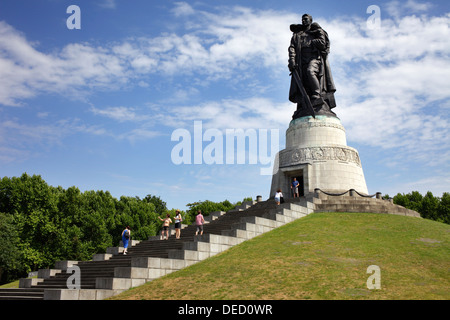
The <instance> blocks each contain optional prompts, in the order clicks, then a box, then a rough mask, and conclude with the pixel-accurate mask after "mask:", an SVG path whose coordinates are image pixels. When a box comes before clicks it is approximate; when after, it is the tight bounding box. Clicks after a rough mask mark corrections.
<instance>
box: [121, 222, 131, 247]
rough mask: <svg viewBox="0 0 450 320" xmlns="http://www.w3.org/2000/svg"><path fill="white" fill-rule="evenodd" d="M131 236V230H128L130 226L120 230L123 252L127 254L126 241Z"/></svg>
mask: <svg viewBox="0 0 450 320" xmlns="http://www.w3.org/2000/svg"><path fill="white" fill-rule="evenodd" d="M130 238H131V230H130V226H127V227H126V228H125V229H124V230H123V231H122V242H123V248H124V249H123V254H127V250H128V241H129V240H130Z"/></svg>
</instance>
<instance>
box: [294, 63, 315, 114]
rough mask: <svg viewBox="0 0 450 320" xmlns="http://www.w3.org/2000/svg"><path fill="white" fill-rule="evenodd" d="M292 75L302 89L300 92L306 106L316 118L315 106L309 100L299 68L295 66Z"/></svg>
mask: <svg viewBox="0 0 450 320" xmlns="http://www.w3.org/2000/svg"><path fill="white" fill-rule="evenodd" d="M292 76H293V77H294V79H295V83H296V84H297V87H298V89H299V90H300V93H301V94H302V96H303V99H304V101H305V105H306V108H307V109H308V110H309V113H310V114H311V115H312V117H313V118H314V119H315V118H316V113H315V112H314V108H313V106H312V104H311V100H309V96H308V94H307V93H306V90H305V88H304V87H303V83H302V79H301V78H300V75H299V74H298V71H297V68H294V69H293V70H292Z"/></svg>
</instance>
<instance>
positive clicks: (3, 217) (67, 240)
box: [0, 173, 240, 283]
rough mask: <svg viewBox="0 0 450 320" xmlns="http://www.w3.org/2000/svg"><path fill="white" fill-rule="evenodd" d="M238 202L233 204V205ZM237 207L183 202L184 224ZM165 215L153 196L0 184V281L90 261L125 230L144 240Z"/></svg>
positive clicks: (26, 181) (33, 181) (30, 179)
mask: <svg viewBox="0 0 450 320" xmlns="http://www.w3.org/2000/svg"><path fill="white" fill-rule="evenodd" d="M239 203H240V202H238V203H237V204H239ZM237 204H232V203H230V202H229V201H227V200H226V201H223V202H220V203H215V202H211V201H208V200H207V201H203V202H196V203H193V204H189V205H188V206H189V210H188V212H184V211H181V214H182V216H183V219H184V222H183V223H188V224H189V223H190V222H192V221H193V220H194V218H195V215H196V212H197V210H202V212H204V213H205V214H208V213H209V212H212V211H217V210H223V211H228V210H230V209H232V208H234V207H235V206H236V205H237ZM167 213H169V214H170V215H171V216H172V217H174V216H175V209H171V210H168V209H167V205H166V203H165V202H164V201H163V200H161V198H159V197H157V196H154V195H147V196H146V197H145V198H143V199H140V198H139V197H127V196H121V197H120V199H117V198H115V197H113V196H112V195H111V194H110V193H109V192H108V191H85V192H81V191H80V190H79V189H78V188H77V187H74V186H73V187H69V188H67V189H64V188H62V187H60V186H59V187H53V186H50V185H48V184H47V183H46V182H45V181H44V180H43V179H42V178H41V176H39V175H33V176H30V175H28V174H26V173H24V174H23V175H22V176H20V177H12V178H9V177H4V178H2V179H1V180H0V283H4V282H8V281H11V280H14V279H17V278H20V277H24V276H26V275H27V273H28V272H30V271H35V270H38V269H43V268H50V267H53V266H54V264H55V262H56V261H61V260H76V261H83V260H90V259H92V255H93V254H95V253H103V252H105V251H106V248H108V247H114V246H118V245H119V242H120V240H121V233H122V231H123V229H124V228H125V227H126V226H130V228H131V230H133V233H132V238H133V239H134V240H147V239H148V238H149V237H150V236H155V235H157V234H158V233H159V231H160V229H161V225H162V222H161V221H160V220H159V219H158V216H166V215H167Z"/></svg>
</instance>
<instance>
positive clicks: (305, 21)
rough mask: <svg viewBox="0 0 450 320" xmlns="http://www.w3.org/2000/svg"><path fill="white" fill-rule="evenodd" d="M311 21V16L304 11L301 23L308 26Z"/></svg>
mask: <svg viewBox="0 0 450 320" xmlns="http://www.w3.org/2000/svg"><path fill="white" fill-rule="evenodd" d="M312 22H313V18H312V16H311V15H309V14H307V13H305V14H304V15H303V16H302V24H303V25H304V26H310V25H311V23H312Z"/></svg>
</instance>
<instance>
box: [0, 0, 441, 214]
mask: <svg viewBox="0 0 450 320" xmlns="http://www.w3.org/2000/svg"><path fill="white" fill-rule="evenodd" d="M70 5H77V6H79V8H80V9H81V14H80V16H81V29H79V30H77V29H73V30H70V29H68V28H67V25H66V21H67V19H68V18H69V17H70V16H71V14H68V13H66V10H67V8H68V7H69V6H70ZM370 5H376V6H378V8H379V9H380V18H381V20H380V24H379V27H378V26H377V27H376V28H368V23H367V21H368V19H370V18H371V17H372V14H370V13H369V14H368V13H367V8H368V7H369V6H370ZM306 12H307V13H310V14H311V15H312V16H313V18H314V20H315V21H317V22H319V24H320V25H321V26H322V27H323V28H324V29H325V30H326V31H327V32H328V33H329V36H330V39H331V54H330V64H331V68H332V71H333V76H334V80H335V83H336V87H337V93H336V99H337V108H336V109H335V112H336V113H337V115H338V117H339V118H340V119H341V121H342V123H343V125H344V127H345V128H346V132H347V142H348V145H349V146H351V147H354V148H356V149H357V150H358V151H359V154H360V157H361V161H362V165H363V170H364V174H365V178H366V182H367V186H368V189H369V193H371V194H373V193H375V192H378V191H379V192H382V193H383V194H386V193H388V194H390V195H391V196H393V195H395V194H396V193H398V192H400V193H409V192H411V191H414V190H418V191H420V192H421V193H425V192H427V191H432V192H433V194H434V195H436V196H441V195H442V193H443V192H448V191H450V188H449V186H450V173H449V172H450V166H449V163H450V161H449V160H450V143H449V140H450V139H449V138H450V134H449V127H450V126H449V122H450V119H449V110H450V99H449V98H450V87H449V84H448V79H449V77H450V60H449V55H450V43H449V40H448V39H450V4H449V3H448V1H418V0H409V1H359V0H358V1H356V0H355V1H326V0H325V1H320V2H319V1H296V2H295V6H294V5H293V2H292V1H283V0H278V1H272V0H258V1H256V0H255V1H231V0H226V1H148V0H127V1H125V0H99V1H87V0H84V1H76V0H70V1H62V0H39V1H31V0H28V1H27V0H2V1H0V176H1V177H3V176H8V177H12V176H20V175H21V174H22V173H23V172H27V173H28V174H39V175H41V176H42V177H43V178H44V179H45V180H46V181H47V182H48V183H49V184H50V185H53V186H59V185H60V186H62V187H64V188H68V187H70V186H73V185H74V186H77V187H79V188H80V189H81V190H82V191H85V190H104V191H110V192H111V193H112V194H113V196H115V197H120V196H121V195H126V196H139V197H145V196H146V195H147V194H152V195H157V196H159V197H161V198H162V199H163V200H164V201H166V202H167V205H168V207H169V208H179V209H182V210H184V209H185V205H186V204H187V203H190V202H194V201H198V200H206V199H208V200H212V201H222V200H224V199H228V200H230V201H232V202H235V201H239V200H242V198H244V197H248V196H251V197H253V198H255V197H256V196H257V195H262V196H263V198H267V197H269V191H270V183H271V176H269V175H261V168H264V167H268V166H267V165H264V164H263V162H262V160H261V159H262V158H261V157H257V160H258V161H257V163H250V161H249V160H248V161H245V163H244V164H238V163H237V161H236V162H234V163H233V164H227V163H226V162H225V161H224V164H217V163H215V164H208V163H205V162H207V161H204V160H205V159H202V160H203V161H202V163H201V164H194V156H195V155H194V154H195V151H196V150H195V149H194V124H195V123H196V122H197V123H201V124H202V131H201V132H202V133H203V132H205V131H207V130H210V132H213V133H215V134H217V136H216V138H217V137H220V134H221V133H222V134H223V135H222V137H223V145H225V144H226V135H225V132H226V130H227V129H229V130H238V129H242V130H250V131H252V132H256V133H258V134H260V136H258V137H259V140H258V141H259V142H260V141H261V135H262V136H263V135H264V133H266V132H267V133H268V132H275V130H278V132H279V148H280V149H283V148H284V145H285V131H286V129H287V128H288V125H289V122H290V120H291V117H292V114H293V112H294V111H295V106H294V105H293V104H292V103H290V102H289V101H288V99H287V98H288V91H289V83H290V79H289V72H288V69H287V47H288V46H289V41H290V37H291V33H290V31H289V25H290V24H292V23H299V22H300V20H301V15H302V14H303V13H306ZM370 21H371V20H370ZM177 130H182V131H183V130H184V131H183V132H189V133H191V134H192V163H191V164H183V163H182V164H176V163H174V161H173V156H172V150H173V149H174V147H175V146H176V145H177V144H178V141H172V140H173V139H172V134H173V133H174V132H178V131H177ZM211 130H212V131H211ZM264 130H267V131H264ZM211 141H212V140H211ZM214 141H216V140H214ZM209 144H210V142H208V141H206V140H205V141H203V145H202V147H201V148H200V151H204V150H205V148H206V147H207V146H208V145H209ZM224 150H225V149H224ZM258 150H259V149H258ZM269 150H270V146H269ZM247 151H249V150H247ZM258 152H259V151H258ZM272 153H273V154H274V152H272ZM259 155H260V154H258V156H259ZM225 156H227V155H224V159H225Z"/></svg>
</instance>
